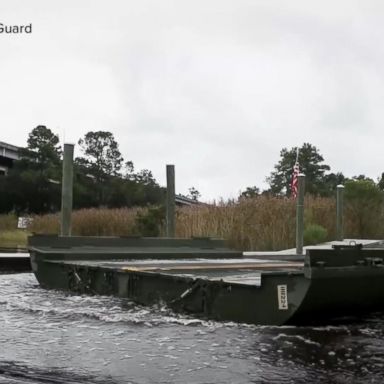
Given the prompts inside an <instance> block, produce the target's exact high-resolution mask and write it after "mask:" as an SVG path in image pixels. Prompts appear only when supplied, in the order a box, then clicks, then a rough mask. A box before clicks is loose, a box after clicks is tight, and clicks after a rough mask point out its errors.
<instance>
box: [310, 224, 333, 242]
mask: <svg viewBox="0 0 384 384" xmlns="http://www.w3.org/2000/svg"><path fill="white" fill-rule="evenodd" d="M327 236H328V231H327V230H326V229H325V228H324V227H322V226H321V225H318V224H310V225H308V227H307V228H305V230H304V245H313V244H320V243H324V242H325V241H326V240H327Z"/></svg>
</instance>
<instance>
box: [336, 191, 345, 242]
mask: <svg viewBox="0 0 384 384" xmlns="http://www.w3.org/2000/svg"><path fill="white" fill-rule="evenodd" d="M343 206H344V185H338V186H337V187H336V240H339V241H342V240H344V228H343V226H344V225H343V224H344V220H343V209H344V207H343Z"/></svg>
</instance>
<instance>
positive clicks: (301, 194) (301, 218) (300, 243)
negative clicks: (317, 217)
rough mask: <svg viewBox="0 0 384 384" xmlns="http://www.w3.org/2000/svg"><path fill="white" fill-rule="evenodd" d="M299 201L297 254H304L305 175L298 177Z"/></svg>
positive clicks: (301, 174)
mask: <svg viewBox="0 0 384 384" xmlns="http://www.w3.org/2000/svg"><path fill="white" fill-rule="evenodd" d="M298 179H299V180H298V188H297V200H296V253H297V254H298V255H302V254H303V242H304V241H303V240H304V188H305V185H304V183H305V175H304V174H303V173H300V174H299V176H298Z"/></svg>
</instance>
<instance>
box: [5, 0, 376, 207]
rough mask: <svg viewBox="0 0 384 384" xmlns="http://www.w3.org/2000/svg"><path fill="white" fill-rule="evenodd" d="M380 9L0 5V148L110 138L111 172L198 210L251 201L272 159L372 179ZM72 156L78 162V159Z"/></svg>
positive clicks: (263, 4) (124, 2) (234, 0)
mask: <svg viewBox="0 0 384 384" xmlns="http://www.w3.org/2000/svg"><path fill="white" fill-rule="evenodd" d="M383 17H384V2H382V1H370V0H366V1H351V0H348V1H337V0H333V1H321V2H320V1H316V2H315V1H308V0H306V1H299V0H290V1H286V0H281V1H274V0H265V1H258V0H248V1H247V0H230V1H229V0H218V1H216V0H212V1H209V0H204V1H199V0H194V1H182V0H175V1H170V0H162V1H155V0H153V1H150V0H140V1H139V0H136V1H129V0H121V1H118V0H108V1H107V0H103V1H101V0H92V1H85V0H82V1H73V0H69V1H68V0H67V1H52V0H49V1H48V0H46V1H42V0H34V1H30V0H28V1H27V0H25V1H18V0H2V1H1V3H0V22H2V23H4V24H7V25H10V24H12V25H14V24H19V25H20V24H28V23H30V22H32V25H33V32H32V34H30V35H26V34H24V35H11V34H0V58H1V60H0V85H1V88H0V89H1V92H0V127H1V128H0V129H1V135H0V141H5V142H8V143H11V144H15V145H20V146H23V145H26V140H27V136H28V133H29V132H30V131H31V130H32V129H33V128H34V127H36V126H37V125H39V124H42V125H46V126H48V127H49V128H50V129H52V131H53V132H55V133H57V134H59V136H60V140H61V141H63V138H64V136H65V141H68V142H77V141H78V139H79V138H80V137H82V136H84V134H85V133H87V132H88V131H95V130H106V131H110V132H112V133H113V134H114V136H115V139H116V140H117V141H118V143H119V145H120V151H121V152H122V154H123V157H124V159H125V160H126V161H127V160H132V161H133V162H134V164H135V168H136V170H139V169H143V168H147V169H150V170H152V172H153V174H154V176H155V178H156V179H157V180H158V181H159V182H160V183H161V184H165V165H166V164H175V167H176V189H177V192H178V193H187V192H188V188H189V187H191V186H194V187H195V188H196V189H198V190H199V191H200V192H201V194H202V197H203V200H213V199H219V198H220V197H223V198H229V197H237V196H238V194H239V191H240V190H244V189H245V188H246V187H247V186H253V185H256V186H258V187H261V188H265V187H266V184H265V177H266V176H268V175H269V173H270V172H271V171H272V169H273V166H274V164H276V163H277V161H278V160H279V152H280V150H281V149H282V148H283V147H288V148H291V147H293V146H297V145H299V146H301V145H302V144H303V142H310V143H311V144H313V145H315V146H316V147H317V148H318V149H319V150H320V153H321V154H322V155H323V156H324V158H325V161H326V163H327V164H329V165H330V166H331V171H333V172H343V173H344V174H345V175H346V176H349V177H351V176H353V175H357V174H365V175H367V176H369V177H372V178H374V179H376V178H377V177H378V176H379V175H380V174H381V172H383V171H384V165H383V164H382V163H381V160H382V146H383V142H382V139H383V133H382V132H383V130H382V125H383V120H384V116H383V113H384V108H383V101H384V44H383V42H382V41H383V38H384V23H383V20H384V18H383ZM78 154H79V153H78Z"/></svg>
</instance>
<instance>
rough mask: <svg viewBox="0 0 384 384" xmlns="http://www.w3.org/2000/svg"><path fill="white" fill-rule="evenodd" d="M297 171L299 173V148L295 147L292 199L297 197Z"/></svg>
mask: <svg viewBox="0 0 384 384" xmlns="http://www.w3.org/2000/svg"><path fill="white" fill-rule="evenodd" d="M299 173H300V167H299V148H296V161H295V165H294V166H293V173H292V181H291V196H292V198H293V199H296V197H297V189H298V185H299Z"/></svg>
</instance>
